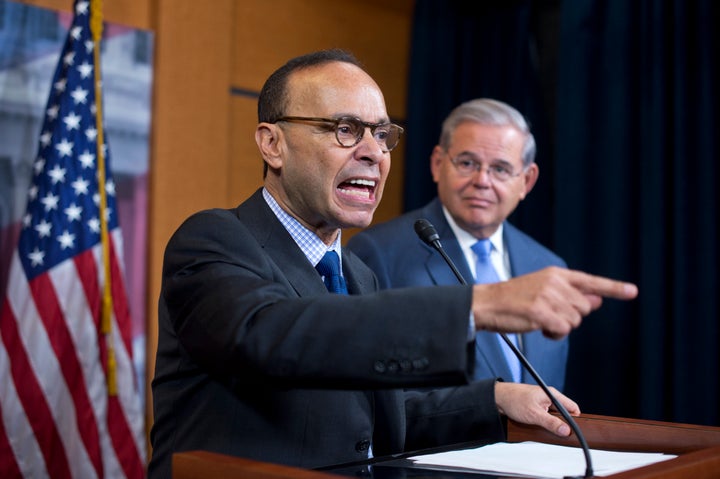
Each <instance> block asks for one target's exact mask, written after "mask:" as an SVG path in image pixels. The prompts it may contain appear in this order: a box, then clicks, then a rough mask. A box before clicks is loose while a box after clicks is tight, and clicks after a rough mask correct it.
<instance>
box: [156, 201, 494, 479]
mask: <svg viewBox="0 0 720 479" xmlns="http://www.w3.org/2000/svg"><path fill="white" fill-rule="evenodd" d="M342 258H343V269H344V274H345V276H346V279H347V284H348V288H349V291H350V293H351V295H350V296H339V295H334V294H330V293H328V292H327V290H326V289H325V286H324V285H323V282H322V281H321V278H320V276H319V274H318V273H317V272H316V271H315V269H314V268H313V266H312V265H311V264H310V263H309V262H308V260H307V258H306V257H305V256H304V254H303V253H302V251H301V250H300V248H299V247H298V246H297V245H296V244H295V242H294V241H293V239H292V238H291V237H290V235H289V234H288V233H287V231H286V230H285V229H284V228H283V226H282V225H281V223H280V222H279V221H278V220H277V218H276V217H275V215H274V214H273V213H272V211H271V210H270V208H269V207H268V206H267V204H266V203H265V201H264V199H263V198H262V195H261V193H260V191H258V192H256V193H255V194H254V195H253V196H252V197H250V198H249V199H248V200H247V201H246V202H244V203H243V204H241V205H240V206H239V207H238V208H237V209H235V210H222V209H214V210H208V211H203V212H200V213H197V214H195V215H193V216H191V217H190V218H189V219H188V220H187V221H186V222H185V223H184V224H183V225H181V226H180V228H179V229H178V230H177V232H176V233H175V234H174V235H173V237H172V238H171V239H170V242H169V243H168V246H167V249H166V252H165V258H164V265H163V277H162V291H161V294H160V300H159V332H158V334H159V337H158V350H157V362H156V369H155V378H154V380H153V382H152V390H153V406H154V424H153V428H152V432H151V440H152V446H153V457H152V459H151V462H150V466H149V474H150V476H151V477H154V478H157V477H169V476H170V461H171V455H172V453H173V452H177V451H186V450H191V449H204V450H210V451H216V452H220V453H224V454H231V455H235V456H242V457H246V458H252V459H258V460H262V461H269V462H276V463H284V464H290V465H296V466H301V467H319V466H324V465H330V464H337V463H342V462H348V461H356V460H360V459H364V458H366V457H367V454H368V445H369V444H370V442H371V441H372V449H373V453H374V455H375V456H380V455H386V454H390V453H397V452H400V451H403V450H412V449H417V448H424V447H432V446H435V445H440V444H449V443H454V442H461V441H468V440H474V439H481V440H486V441H487V442H495V441H498V440H502V439H503V437H504V430H503V427H502V421H501V418H500V417H499V416H498V413H497V409H496V406H495V403H494V380H488V381H484V382H482V383H477V384H476V383H472V384H467V383H468V377H469V376H468V374H469V373H470V372H471V370H472V363H473V361H474V358H473V356H474V351H473V348H472V346H471V345H470V346H469V345H468V342H467V326H468V312H469V310H470V303H471V288H470V287H467V286H447V287H442V288H438V287H433V288H421V289H417V290H406V291H382V292H376V291H377V290H378V284H377V279H376V278H375V276H374V275H373V273H372V271H371V270H370V269H369V268H367V267H366V266H365V265H364V264H363V263H362V262H361V261H360V260H358V259H357V257H355V256H354V255H353V254H352V253H351V252H349V251H345V250H344V251H343V254H342ZM427 385H464V386H460V387H451V388H444V389H443V390H441V391H435V392H432V393H421V392H418V391H413V392H410V391H407V392H405V391H403V390H402V388H406V387H420V386H427Z"/></svg>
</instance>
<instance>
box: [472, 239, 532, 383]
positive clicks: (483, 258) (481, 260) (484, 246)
mask: <svg viewBox="0 0 720 479" xmlns="http://www.w3.org/2000/svg"><path fill="white" fill-rule="evenodd" d="M470 248H471V249H472V250H473V251H474V252H475V254H476V255H477V263H476V271H475V282H476V283H497V282H498V281H500V277H499V276H498V274H497V271H495V268H494V267H493V265H492V263H491V262H490V250H491V249H492V244H491V243H490V240H489V239H487V238H486V239H481V240H480V241H478V242H477V243H475V244H474V245H472V246H471V247H470ZM506 336H507V337H508V339H510V341H512V343H513V344H514V345H515V346H517V335H515V334H509V333H507V334H506ZM498 341H500V347H501V348H502V350H503V353H504V354H505V359H506V360H507V362H508V365H509V366H510V371H511V372H512V375H513V381H514V382H520V381H521V375H522V367H521V366H520V360H518V358H517V356H515V353H513V351H512V349H510V346H508V345H507V343H506V342H505V341H504V340H503V339H502V338H501V337H500V336H499V335H498Z"/></svg>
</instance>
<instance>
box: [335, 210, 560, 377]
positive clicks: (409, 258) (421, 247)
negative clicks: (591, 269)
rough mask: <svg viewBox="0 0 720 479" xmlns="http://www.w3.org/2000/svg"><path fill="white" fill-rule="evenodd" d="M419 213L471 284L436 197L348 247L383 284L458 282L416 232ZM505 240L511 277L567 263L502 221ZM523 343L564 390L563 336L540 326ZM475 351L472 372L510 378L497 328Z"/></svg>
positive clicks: (354, 239) (369, 231) (361, 235)
mask: <svg viewBox="0 0 720 479" xmlns="http://www.w3.org/2000/svg"><path fill="white" fill-rule="evenodd" d="M419 218H425V219H427V220H428V221H430V223H432V224H433V225H434V226H435V229H436V230H437V232H438V235H439V236H440V243H441V244H442V246H443V248H444V249H445V252H446V253H447V255H448V256H449V257H450V259H452V261H453V263H455V265H456V266H457V269H458V271H460V273H461V275H462V276H463V277H464V278H465V280H466V281H467V282H468V283H472V282H473V276H472V274H471V272H470V267H469V266H468V264H467V261H466V260H465V256H464V255H463V253H462V250H461V248H460V243H459V242H458V240H457V239H456V237H455V234H454V233H453V231H452V229H451V228H450V225H449V224H448V222H447V220H446V219H445V215H443V212H442V205H441V203H440V200H439V199H438V198H435V199H434V200H433V201H431V202H430V203H428V204H427V205H425V207H423V208H421V209H418V210H415V211H411V212H408V213H405V214H404V215H402V216H400V217H398V218H396V219H394V220H391V221H388V222H386V223H382V224H379V225H376V226H373V227H370V228H367V229H366V230H364V231H362V232H360V233H357V234H356V235H355V236H353V237H352V238H351V239H350V241H349V242H348V245H347V246H348V249H350V250H352V251H353V252H354V253H355V254H357V255H358V256H359V257H360V259H362V260H363V261H364V262H365V263H366V264H367V265H368V266H370V268H372V270H373V271H375V274H376V275H377V277H378V280H379V281H380V286H381V287H382V288H398V287H403V286H430V285H450V284H458V279H457V278H456V277H455V274H454V273H453V272H452V269H450V267H449V266H448V265H447V263H445V260H443V258H442V256H441V255H440V254H439V253H437V252H436V251H435V250H434V249H433V248H432V247H430V246H428V245H427V244H425V243H424V242H423V241H421V240H420V239H419V238H418V236H417V235H416V234H415V229H414V223H415V221H416V220H417V219H419ZM503 240H504V241H505V244H506V245H507V248H508V254H509V257H510V269H511V275H512V276H519V275H522V274H526V273H530V272H533V271H536V270H539V269H542V268H544V267H546V266H550V265H555V266H562V267H566V266H567V265H566V263H565V262H564V261H563V260H562V259H561V258H559V257H558V256H557V255H555V254H554V253H553V252H551V251H550V250H548V249H547V248H545V247H544V246H542V245H540V244H539V243H538V242H537V241H535V240H533V239H532V238H530V237H529V236H528V235H526V234H525V233H523V232H521V231H520V230H518V229H517V228H515V227H514V226H513V225H511V224H510V223H508V222H505V223H504V226H503ZM523 348H524V353H525V356H526V357H527V358H528V360H529V361H530V363H531V364H532V365H533V367H534V369H535V370H536V371H537V372H538V373H539V374H540V377H541V378H542V379H543V380H544V381H545V383H547V384H548V385H550V386H555V387H556V388H558V389H559V390H562V389H563V387H564V385H565V369H566V362H567V355H568V340H567V338H565V339H563V340H560V341H555V340H551V339H548V338H546V337H544V336H543V335H542V333H541V332H540V331H534V332H532V333H526V334H523ZM476 354H477V358H478V361H477V364H476V366H475V367H476V372H475V377H480V378H488V377H493V378H495V377H503V378H510V377H512V376H511V375H510V368H509V366H508V364H507V361H506V360H505V357H504V355H503V352H502V349H501V347H500V344H499V342H498V339H497V335H496V334H495V333H489V332H481V333H479V334H478V339H477V352H476ZM522 379H523V382H527V383H531V384H534V383H535V381H534V380H533V379H532V377H531V376H530V374H529V373H528V372H527V371H525V370H523V378H522Z"/></svg>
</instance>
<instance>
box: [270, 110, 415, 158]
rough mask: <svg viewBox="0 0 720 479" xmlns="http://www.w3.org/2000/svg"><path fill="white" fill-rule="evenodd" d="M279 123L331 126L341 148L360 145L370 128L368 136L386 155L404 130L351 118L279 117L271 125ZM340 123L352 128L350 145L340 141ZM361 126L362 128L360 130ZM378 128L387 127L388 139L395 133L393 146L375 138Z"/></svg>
mask: <svg viewBox="0 0 720 479" xmlns="http://www.w3.org/2000/svg"><path fill="white" fill-rule="evenodd" d="M279 121H286V122H288V123H306V122H310V123H326V124H332V125H333V127H332V129H333V131H334V132H335V139H336V140H337V142H338V144H339V145H340V146H342V147H343V148H352V147H353V146H355V145H357V144H358V143H360V140H362V137H363V135H365V128H370V134H371V135H372V137H373V138H375V141H377V143H378V144H379V145H380V146H381V147H383V152H385V153H388V152H390V151H392V150H393V148H395V147H396V146H397V145H398V143H399V142H400V136H401V135H402V134H403V132H404V131H405V129H404V128H403V127H401V126H399V125H396V124H395V123H368V122H366V121H362V120H361V119H360V118H355V117H353V116H343V117H340V118H321V117H314V116H281V117H280V118H278V119H277V120H275V121H274V122H273V123H277V122H279ZM342 123H346V124H348V125H350V127H351V128H352V127H354V129H355V131H356V133H355V138H354V140H352V144H348V142H347V141H345V142H343V140H341V139H340V135H341V134H342V133H341V131H340V125H341V124H342ZM360 126H362V128H360ZM380 127H388V132H387V133H388V135H387V136H388V138H390V137H391V135H390V132H391V131H395V132H397V135H396V136H395V142H394V143H393V144H389V143H388V142H387V139H386V138H378V137H376V136H375V132H376V131H377V129H378V128H380Z"/></svg>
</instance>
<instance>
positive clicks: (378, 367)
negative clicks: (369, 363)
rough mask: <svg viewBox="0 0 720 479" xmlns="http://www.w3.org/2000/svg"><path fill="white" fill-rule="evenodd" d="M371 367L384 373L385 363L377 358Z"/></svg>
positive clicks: (377, 371)
mask: <svg viewBox="0 0 720 479" xmlns="http://www.w3.org/2000/svg"><path fill="white" fill-rule="evenodd" d="M373 369H375V372H376V373H381V374H382V373H384V372H385V371H386V368H385V363H384V362H383V361H380V360H377V361H375V364H373Z"/></svg>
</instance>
